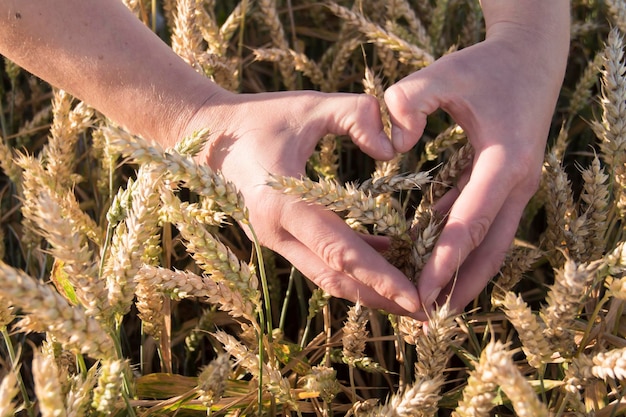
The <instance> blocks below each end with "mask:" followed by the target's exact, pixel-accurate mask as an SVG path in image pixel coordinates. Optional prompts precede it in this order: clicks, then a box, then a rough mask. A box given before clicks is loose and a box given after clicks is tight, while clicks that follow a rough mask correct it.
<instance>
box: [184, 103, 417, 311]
mask: <svg viewBox="0 0 626 417" xmlns="http://www.w3.org/2000/svg"><path fill="white" fill-rule="evenodd" d="M205 127H208V128H209V129H210V130H211V131H212V132H214V133H215V138H214V139H212V140H211V141H210V143H209V144H207V146H206V147H205V150H204V154H202V155H200V158H201V159H202V160H205V161H206V162H207V163H208V164H209V166H211V167H212V168H213V169H214V170H220V171H221V172H222V173H223V174H224V176H225V177H226V178H227V179H228V180H230V181H231V182H233V183H234V184H235V186H236V187H237V188H238V189H239V191H240V192H241V193H242V194H243V196H244V198H245V203H246V206H247V208H248V210H249V213H250V223H251V224H252V227H253V228H254V230H255V233H256V235H257V236H258V238H259V240H260V243H261V244H263V245H264V246H267V247H268V248H270V249H272V250H274V251H276V252H278V253H279V254H281V255H282V256H284V257H285V258H286V259H287V260H288V261H290V262H291V263H292V264H293V266H295V267H296V268H297V269H299V270H300V271H301V272H302V273H303V274H304V275H306V276H307V277H308V278H309V279H311V280H312V281H313V282H315V283H316V284H317V285H318V286H319V287H321V288H322V289H324V290H325V291H326V292H327V293H329V294H330V295H332V296H335V297H339V298H344V299H348V300H351V301H356V300H357V299H359V300H360V302H361V303H362V304H364V305H367V306H369V307H372V308H381V309H384V310H386V311H388V312H390V313H395V314H408V313H413V312H415V311H417V310H418V307H419V305H420V303H419V298H418V294H417V290H416V288H415V286H414V285H413V284H412V283H411V282H410V281H409V280H408V279H407V278H406V277H405V276H404V274H402V273H401V272H400V271H399V270H397V269H396V268H394V267H393V266H392V265H390V264H389V263H388V262H387V261H386V260H385V259H384V258H383V257H382V255H381V254H380V253H379V251H381V250H384V249H386V248H387V247H388V243H389V242H388V239H387V238H382V237H375V236H364V235H360V234H358V233H356V232H354V231H353V230H352V229H350V227H348V226H347V225H346V223H345V222H344V221H343V220H342V219H341V218H340V217H339V216H337V215H336V214H334V213H332V212H331V211H329V210H327V209H326V208H324V207H322V206H319V205H315V204H308V203H306V202H302V201H299V200H298V199H297V198H296V197H294V196H289V195H286V194H284V193H281V192H279V191H276V190H273V189H271V188H270V187H269V186H268V185H266V183H267V181H268V179H269V174H279V175H286V176H294V177H297V178H299V177H301V176H303V175H305V165H306V161H307V160H308V159H309V158H310V156H311V155H312V154H313V152H314V150H315V147H316V144H317V143H318V140H319V138H321V137H322V136H324V135H325V134H328V133H333V134H337V135H349V136H350V137H351V138H352V140H353V141H354V143H355V144H357V145H358V146H359V148H360V149H361V150H363V151H364V152H365V153H367V154H369V155H370V156H372V157H374V158H376V159H381V160H387V159H391V158H392V157H393V156H394V150H393V148H392V146H391V143H390V141H389V138H388V137H387V136H386V135H385V134H384V132H383V126H382V122H381V117H380V113H379V107H378V103H377V101H376V100H375V99H374V98H373V97H370V96H367V95H357V94H341V93H336V94H325V93H318V92H313V91H308V92H280V93H258V94H231V93H228V92H226V91H222V92H220V93H219V94H216V95H214V96H213V97H211V100H210V105H205V106H203V107H202V108H201V109H200V110H199V111H198V113H197V114H196V115H195V117H194V118H193V119H192V121H191V122H190V123H189V124H188V125H187V127H186V128H185V129H183V130H184V131H185V132H186V133H191V132H193V131H194V130H198V129H200V128H205Z"/></svg>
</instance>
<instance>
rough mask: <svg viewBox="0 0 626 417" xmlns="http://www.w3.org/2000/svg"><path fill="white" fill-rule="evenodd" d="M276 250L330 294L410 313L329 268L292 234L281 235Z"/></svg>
mask: <svg viewBox="0 0 626 417" xmlns="http://www.w3.org/2000/svg"><path fill="white" fill-rule="evenodd" d="M276 250H277V251H278V252H279V253H281V254H282V255H283V256H285V257H286V258H288V259H289V260H290V262H291V263H292V265H293V266H294V267H296V268H297V269H298V270H299V271H300V272H301V273H302V274H304V275H305V276H306V277H307V278H309V279H310V280H311V281H313V282H314V283H315V284H316V285H318V286H319V287H320V288H322V289H324V291H325V292H327V293H328V294H330V295H331V296H333V297H337V298H343V299H346V300H349V301H353V302H356V301H357V299H358V300H359V301H360V302H361V303H362V304H363V305H365V306H367V307H370V308H375V309H382V310H385V311H387V312H389V313H392V314H400V315H407V314H411V312H409V311H407V310H406V309H405V308H402V307H400V306H399V305H398V304H397V303H395V302H393V301H391V300H389V299H387V298H385V297H383V296H382V295H380V294H379V293H378V292H376V291H375V290H374V289H373V288H371V287H368V286H367V285H365V284H363V283H362V282H360V281H358V280H356V279H354V278H353V277H351V276H350V275H347V274H343V273H341V272H338V271H334V270H332V269H330V268H329V267H328V265H326V264H325V263H324V262H323V261H322V260H321V259H320V258H318V257H317V255H316V254H315V253H313V252H311V251H310V250H309V249H308V248H307V247H306V246H305V245H303V244H302V243H300V242H298V240H297V239H296V238H294V237H293V236H290V237H288V238H285V239H284V240H283V244H281V245H280V247H278V248H276Z"/></svg>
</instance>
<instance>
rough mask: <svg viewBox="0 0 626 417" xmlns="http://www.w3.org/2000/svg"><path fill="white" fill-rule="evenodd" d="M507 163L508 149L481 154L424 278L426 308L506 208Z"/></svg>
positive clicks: (509, 187) (422, 289) (421, 291)
mask: <svg viewBox="0 0 626 417" xmlns="http://www.w3.org/2000/svg"><path fill="white" fill-rule="evenodd" d="M506 160H507V159H506V156H505V154H504V150H503V149H501V148H500V147H496V146H493V147H490V148H487V149H485V150H484V151H482V152H481V153H480V154H479V155H477V157H476V159H475V165H474V167H473V170H472V175H471V177H470V180H469V182H468V183H467V185H466V186H465V187H464V188H463V191H462V192H461V193H460V194H459V196H458V197H457V198H456V201H455V202H454V204H453V206H452V209H451V210H450V213H449V216H448V220H447V222H446V225H445V226H444V228H443V230H442V232H441V235H440V236H439V239H438V241H437V244H436V245H435V248H434V249H433V252H432V254H431V257H430V259H429V261H428V263H427V264H426V266H425V267H424V270H423V271H422V274H421V276H420V282H419V294H420V296H421V299H422V300H424V303H425V305H426V306H427V305H429V304H430V303H432V302H433V301H434V300H435V299H436V298H437V296H438V294H439V292H440V291H441V289H442V288H444V287H445V286H446V285H447V284H448V282H449V280H450V279H451V278H452V277H453V276H454V275H455V273H456V272H457V270H458V269H459V268H460V266H461V265H462V264H463V262H464V261H465V259H466V258H467V256H468V255H469V254H470V252H472V251H473V250H475V249H476V248H478V247H479V246H480V244H481V243H482V241H483V239H484V238H485V236H487V234H488V232H489V231H490V229H491V227H492V224H493V222H494V221H495V219H496V216H497V215H498V213H499V211H500V209H501V208H502V207H503V206H504V204H505V200H506V199H507V197H508V196H509V194H510V192H511V190H512V185H513V184H510V182H511V181H512V180H511V179H510V176H509V175H508V174H507V165H506ZM524 204H525V203H524ZM518 220H519V219H518ZM514 223H515V224H517V222H514Z"/></svg>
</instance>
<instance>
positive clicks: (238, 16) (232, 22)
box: [220, 2, 249, 42]
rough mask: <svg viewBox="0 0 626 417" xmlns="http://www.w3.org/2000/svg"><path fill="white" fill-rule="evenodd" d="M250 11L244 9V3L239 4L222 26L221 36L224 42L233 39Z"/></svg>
mask: <svg viewBox="0 0 626 417" xmlns="http://www.w3.org/2000/svg"><path fill="white" fill-rule="evenodd" d="M248 12H249V10H248V9H247V8H245V7H244V2H239V4H237V6H235V8H234V9H233V11H232V12H231V13H230V14H229V15H228V17H227V18H226V20H225V21H224V23H222V26H220V36H221V38H222V40H223V41H224V42H227V41H228V40H229V39H230V38H232V37H233V35H234V34H235V32H236V31H237V29H239V28H240V27H241V23H242V22H243V21H244V20H245V18H246V15H247V13H248Z"/></svg>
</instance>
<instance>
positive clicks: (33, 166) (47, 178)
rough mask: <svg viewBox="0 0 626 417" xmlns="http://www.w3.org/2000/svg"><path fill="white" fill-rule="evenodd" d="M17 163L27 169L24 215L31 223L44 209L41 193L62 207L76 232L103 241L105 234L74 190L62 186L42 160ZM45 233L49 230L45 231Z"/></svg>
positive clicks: (26, 158)
mask: <svg viewBox="0 0 626 417" xmlns="http://www.w3.org/2000/svg"><path fill="white" fill-rule="evenodd" d="M15 163H16V164H17V165H18V166H20V167H21V168H22V169H23V172H22V184H23V186H24V188H23V193H24V200H23V206H22V214H23V215H24V217H26V218H27V219H28V222H29V223H31V222H35V221H34V220H32V219H34V218H36V217H37V213H38V211H39V210H40V208H39V207H38V206H37V205H38V198H39V196H38V195H39V193H41V192H45V193H46V194H47V195H48V196H49V197H50V199H51V200H53V202H54V204H56V205H58V206H59V207H60V211H61V213H62V215H63V217H65V218H67V219H68V221H69V222H71V225H72V229H73V233H80V234H81V235H84V236H86V237H88V238H89V239H91V240H92V241H93V242H94V243H96V244H100V243H101V242H102V235H103V232H102V230H101V229H100V227H99V226H98V225H97V224H96V222H95V221H94V220H93V219H92V218H91V217H90V216H89V215H88V214H87V213H85V212H84V211H83V210H82V209H81V208H80V203H79V202H78V199H77V198H76V196H75V195H74V194H73V193H72V192H71V189H70V188H63V187H59V186H58V183H57V181H56V179H54V178H53V177H52V173H51V172H49V171H47V170H46V169H44V167H43V165H42V163H41V161H39V160H37V159H35V158H34V157H30V156H26V155H19V156H18V157H17V158H16V159H15ZM41 229H42V230H44V231H45V227H43V228H41Z"/></svg>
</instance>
